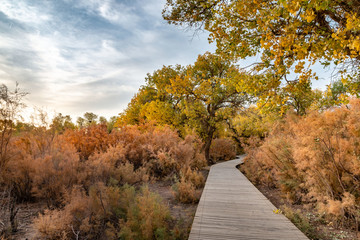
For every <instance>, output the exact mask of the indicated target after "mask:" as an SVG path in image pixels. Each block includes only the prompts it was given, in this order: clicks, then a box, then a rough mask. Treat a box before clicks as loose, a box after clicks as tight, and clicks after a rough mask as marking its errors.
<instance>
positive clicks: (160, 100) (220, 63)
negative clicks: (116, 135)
mask: <svg viewBox="0 0 360 240" xmlns="http://www.w3.org/2000/svg"><path fill="white" fill-rule="evenodd" d="M242 75H243V74H241V73H240V72H239V70H238V68H237V67H236V66H235V65H233V64H232V63H231V62H230V61H229V60H227V59H226V58H224V57H222V56H219V55H216V54H211V53H205V54H204V55H200V56H199V57H198V59H197V61H196V62H195V63H194V64H193V65H189V66H187V67H182V66H180V65H176V66H164V67H163V68H161V69H159V70H157V71H155V72H154V73H153V74H152V75H150V74H149V75H148V77H147V79H146V83H147V84H146V85H145V86H143V87H141V88H140V90H139V92H138V93H137V94H136V95H135V96H134V98H133V99H132V100H131V102H130V103H129V105H128V108H127V109H126V110H125V111H124V113H123V114H121V116H120V118H119V120H118V124H119V125H121V124H124V123H126V124H138V123H141V122H142V121H156V122H157V123H158V124H160V125H165V124H166V125H171V126H174V127H175V128H176V129H178V130H179V133H180V134H186V132H187V130H189V128H190V129H193V130H195V131H196V132H197V133H198V134H199V136H200V137H201V138H202V140H203V142H204V153H205V157H206V159H207V161H208V162H209V163H211V160H210V146H211V142H212V139H213V137H214V134H215V132H216V130H217V129H218V127H219V125H220V124H221V122H222V121H224V120H225V119H226V118H230V117H231V116H233V115H234V114H235V113H236V112H237V110H239V109H240V108H241V107H243V106H244V104H245V103H246V102H247V100H248V97H247V95H246V94H244V93H243V91H242V88H241V87H240V85H239V79H238V78H240V77H242Z"/></svg>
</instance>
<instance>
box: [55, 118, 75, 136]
mask: <svg viewBox="0 0 360 240" xmlns="http://www.w3.org/2000/svg"><path fill="white" fill-rule="evenodd" d="M50 127H51V129H53V131H54V132H55V133H60V134H61V133H63V132H65V130H66V129H69V128H70V129H74V128H75V124H74V123H73V122H72V121H71V117H70V115H65V116H64V115H62V114H61V113H59V114H58V115H56V116H55V117H54V118H53V120H52V123H51V125H50Z"/></svg>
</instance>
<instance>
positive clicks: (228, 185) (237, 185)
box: [189, 157, 308, 240]
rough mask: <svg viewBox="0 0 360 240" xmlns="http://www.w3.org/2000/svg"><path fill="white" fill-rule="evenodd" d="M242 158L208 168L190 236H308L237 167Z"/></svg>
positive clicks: (200, 239) (197, 239)
mask: <svg viewBox="0 0 360 240" xmlns="http://www.w3.org/2000/svg"><path fill="white" fill-rule="evenodd" d="M242 158H243V157H239V158H238V159H235V160H231V161H227V162H223V163H219V164H216V165H213V166H212V167H211V168H210V172H209V176H208V178H207V181H206V184H205V188H204V191H203V193H202V196H201V199H200V202H199V205H198V207H197V210H196V214H195V218H194V222H193V225H192V228H191V232H190V236H189V239H190V240H208V239H209V240H210V239H216V240H220V239H221V240H227V239H234V240H235V239H246V240H259V239H261V240H264V239H266V240H295V239H296V240H306V239H308V238H307V237H306V236H305V235H304V234H303V233H302V232H301V231H300V230H298V229H297V228H296V227H295V226H294V225H293V224H292V223H291V222H290V221H289V220H288V219H287V218H286V217H285V216H283V215H282V214H275V213H274V212H273V210H275V209H276V208H275V206H274V205H273V204H272V203H271V202H270V201H269V200H268V199H267V198H266V197H265V196H264V195H262V193H261V192H259V190H258V189H257V188H256V187H255V186H254V185H253V184H252V183H251V182H250V181H249V180H248V179H247V178H246V177H245V176H244V175H243V174H242V173H241V172H240V171H239V170H238V169H236V165H238V164H239V163H240V162H241V161H242Z"/></svg>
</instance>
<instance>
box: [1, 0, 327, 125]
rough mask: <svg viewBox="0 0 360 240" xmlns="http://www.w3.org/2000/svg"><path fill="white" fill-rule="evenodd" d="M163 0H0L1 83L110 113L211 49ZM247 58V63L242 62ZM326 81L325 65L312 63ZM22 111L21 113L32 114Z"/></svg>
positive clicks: (52, 101) (63, 106)
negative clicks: (161, 72) (169, 19)
mask: <svg viewBox="0 0 360 240" xmlns="http://www.w3.org/2000/svg"><path fill="white" fill-rule="evenodd" d="M164 4H165V0H41V1H33V0H16V1H15V0H2V1H1V4H0V32H1V34H0V83H4V84H6V85H7V86H8V87H10V88H12V89H13V88H14V86H15V83H16V82H18V83H19V84H20V88H22V89H24V90H26V91H27V92H29V93H30V94H29V95H28V96H27V99H26V101H27V105H28V106H29V109H32V108H33V107H37V108H42V109H44V110H46V111H48V112H49V113H50V114H54V112H57V113H62V114H70V115H71V116H72V117H73V119H74V120H75V118H76V117H78V116H81V115H83V114H84V113H85V112H94V113H96V114H98V115H102V116H105V117H110V116H114V115H117V114H118V113H120V112H121V111H122V110H124V109H125V107H126V105H127V103H128V102H129V101H130V99H131V98H132V96H133V95H134V94H135V93H136V92H137V90H138V89H139V87H140V86H141V85H143V84H144V83H145V76H146V74H147V73H152V72H154V71H155V70H157V69H159V68H161V67H162V66H163V65H175V64H181V65H188V64H192V63H193V62H194V61H195V60H196V58H197V56H198V54H202V53H204V52H206V51H211V52H213V51H214V49H215V47H214V46H212V45H209V44H208V41H207V38H208V35H207V34H206V33H199V34H197V35H196V36H194V32H193V31H185V30H184V29H180V28H179V27H176V26H173V25H169V24H167V23H166V22H165V21H164V20H163V19H162V16H161V11H162V9H163V6H164ZM246 65H247V64H246ZM315 70H316V71H317V72H318V73H320V74H319V75H320V78H321V79H322V80H320V81H318V82H314V84H313V87H315V88H322V89H324V88H325V84H328V83H329V76H330V75H331V72H330V71H327V72H325V73H324V72H323V70H322V69H321V67H316V69H315ZM30 111H31V110H28V111H27V112H28V113H24V114H25V115H26V114H27V115H29V112H30Z"/></svg>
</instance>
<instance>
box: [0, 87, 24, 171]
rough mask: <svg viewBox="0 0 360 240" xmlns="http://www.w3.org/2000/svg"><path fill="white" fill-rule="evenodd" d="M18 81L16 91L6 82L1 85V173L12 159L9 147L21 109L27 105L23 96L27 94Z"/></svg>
mask: <svg viewBox="0 0 360 240" xmlns="http://www.w3.org/2000/svg"><path fill="white" fill-rule="evenodd" d="M27 94H28V93H27V92H23V91H22V90H21V89H20V88H19V85H18V83H16V87H15V89H14V91H11V90H9V89H8V87H7V86H6V85H5V84H1V85H0V174H1V171H2V170H3V169H4V167H5V165H6V163H7V162H8V161H9V160H10V157H11V156H10V155H9V153H8V147H9V143H10V140H11V138H12V135H13V132H14V130H15V126H16V120H18V119H19V118H20V115H19V113H20V111H21V109H22V108H24V107H25V104H24V103H23V98H24V97H25V96H26V95H27Z"/></svg>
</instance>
